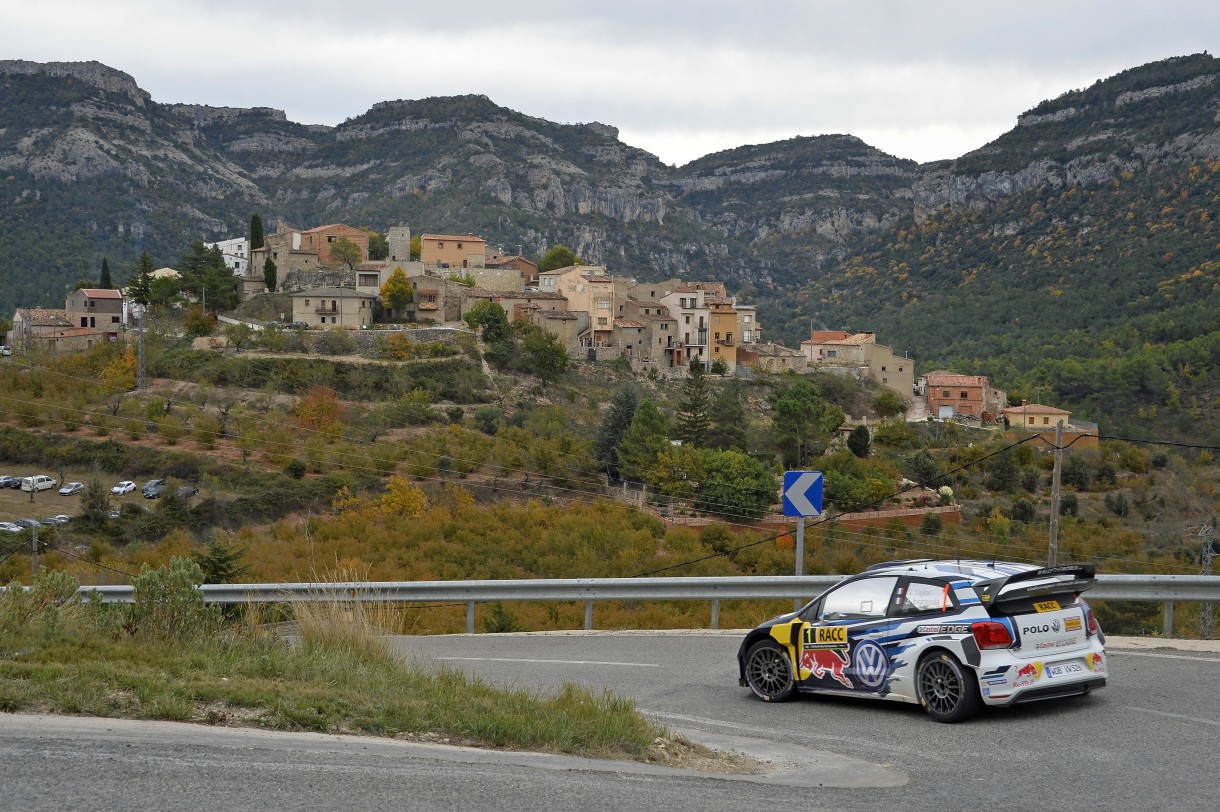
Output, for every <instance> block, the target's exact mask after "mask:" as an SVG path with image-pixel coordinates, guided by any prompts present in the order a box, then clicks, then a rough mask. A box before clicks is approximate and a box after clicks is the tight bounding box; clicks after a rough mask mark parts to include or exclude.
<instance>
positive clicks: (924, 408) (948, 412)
mask: <svg viewBox="0 0 1220 812" xmlns="http://www.w3.org/2000/svg"><path fill="white" fill-rule="evenodd" d="M385 242H386V248H387V250H386V256H385V258H384V259H371V258H370V232H369V231H367V230H364V229H360V228H354V227H352V226H349V225H346V224H342V223H337V224H330V225H324V226H318V227H315V228H311V229H307V230H298V229H293V228H281V229H280V230H278V231H277V232H276V233H274V234H271V235H269V236H268V237H267V238H266V239H265V241H264V244H263V245H261V246H258V247H251V240H250V238H249V237H240V238H233V239H227V240H220V241H215V242H210V243H205V247H206V248H208V249H209V250H211V251H216V252H219V253H220V254H221V256H222V257H223V261H224V264H225V267H227V268H229V269H230V270H231V271H232V273H233V277H234V280H233V282H234V286H235V288H236V290H237V291H238V292H239V294H240V296H241V298H243V299H249V298H251V297H253V296H256V295H259V294H263V293H275V292H280V293H287V294H289V295H290V296H291V301H292V311H291V313H287V312H285V313H283V314H282V318H281V322H282V323H283V324H286V325H291V326H293V327H297V328H300V329H306V330H328V329H329V330H342V331H359V330H371V329H377V330H384V329H396V328H398V329H402V328H403V327H404V325H414V326H420V325H434V324H450V325H455V324H456V325H457V326H459V327H461V326H464V324H463V322H462V319H463V318H464V317H465V316H466V315H467V314H468V313H470V311H471V309H472V308H474V307H476V306H477V305H479V304H480V303H495V304H497V305H499V306H500V307H501V308H503V309H504V311H505V314H506V315H507V317H508V318H509V320H510V321H521V322H525V323H529V324H533V325H535V326H536V327H538V328H539V329H541V330H543V331H545V332H546V333H548V334H550V335H552V336H554V337H555V338H556V339H557V340H558V341H559V343H560V344H561V345H562V346H563V347H564V348H565V349H566V350H567V353H568V355H569V357H570V358H571V359H572V360H583V361H615V360H619V359H623V360H625V361H627V362H628V363H629V364H630V366H631V368H632V370H633V371H634V372H636V373H641V374H655V375H661V376H665V377H682V376H684V375H686V374H687V372H688V370H689V369H690V366H691V365H692V364H697V365H700V366H702V367H703V369H704V370H705V371H709V372H715V373H719V374H724V375H738V376H747V377H748V376H749V375H751V374H753V372H754V371H761V372H769V373H775V372H784V371H790V372H793V373H803V372H807V371H810V370H819V371H826V372H833V373H836V374H841V375H849V376H853V377H855V378H856V379H857V380H861V381H863V380H871V381H873V382H875V383H877V384H880V385H881V386H884V387H886V388H887V389H889V390H890V391H892V392H893V393H894V394H895V395H897V397H898V398H899V399H900V400H901V402H902V403H903V404H904V406H905V407H906V408H907V418H908V420H922V419H924V418H926V417H932V418H935V419H941V420H962V421H967V422H970V421H973V422H976V423H978V424H982V425H993V424H998V423H1001V422H1002V423H1004V424H1006V425H1011V426H1016V427H1021V428H1027V429H1031V430H1047V431H1053V429H1054V427H1055V425H1056V424H1057V423H1059V422H1063V423H1064V425H1065V427H1066V428H1067V429H1068V430H1069V431H1074V432H1077V433H1083V434H1090V433H1092V434H1095V433H1096V430H1097V427H1096V425H1093V424H1079V421H1078V422H1077V424H1072V423H1071V420H1070V412H1068V411H1067V410H1063V409H1059V408H1057V407H1054V406H1046V405H1042V404H1036V403H1022V404H1020V405H1017V406H1010V405H1009V404H1008V403H1007V395H1006V393H1005V392H1004V391H1003V390H1001V389H997V388H995V387H993V386H992V385H991V384H990V383H989V382H988V380H987V378H986V377H985V376H981V375H958V374H954V373H952V372H948V371H945V370H940V371H935V372H930V373H928V374H926V375H923V376H921V377H918V378H917V377H916V375H915V361H914V359H912V358H909V357H905V356H903V355H901V354H900V353H898V352H895V351H894V350H893V349H892V348H891V347H889V346H887V345H885V344H881V343H878V341H877V336H876V335H875V334H874V333H870V332H865V333H849V332H845V331H835V330H812V331H811V332H810V337H809V338H808V339H807V340H805V341H802V342H801V345H800V348H799V349H792V348H789V347H785V346H783V345H782V344H777V343H771V342H766V341H764V340H763V325H762V324H761V323H760V321H759V317H758V313H757V309H756V308H755V306H754V305H752V304H746V303H743V302H741V301H739V300H738V298H737V297H735V296H731V295H729V294H728V292H727V291H726V289H725V286H724V284H723V283H721V282H715V281H687V280H681V279H669V280H666V281H663V282H654V283H644V282H639V281H637V280H635V279H631V278H625V277H619V276H615V275H613V274H611V273H610V272H609V271H608V269H607V268H606V267H605V266H600V265H584V264H574V265H569V266H566V267H561V268H556V269H553V270H547V271H541V272H540V271H539V270H538V264H537V263H536V262H534V261H532V260H530V259H528V258H526V257H523V256H519V255H506V254H504V253H502V252H501V251H499V250H497V249H496V248H494V247H493V246H490V245H488V243H487V241H486V240H485V239H484V238H482V237H479V236H476V235H473V234H459V235H454V234H429V233H425V234H422V235H420V236H419V238H418V240H417V244H418V249H417V251H416V252H415V256H414V258H413V251H412V239H411V230H410V229H409V228H407V227H405V226H401V227H394V228H391V229H389V231H388V233H387V235H386V240H385ZM337 245H345V247H346V248H347V250H348V252H349V253H348V254H347V255H346V256H345V257H344V258H343V259H341V258H340V257H339V255H338V253H337V252H335V250H334V249H335V247H336V246H337ZM353 249H354V250H353ZM344 259H347V260H350V262H345V261H344ZM267 267H271V268H273V269H275V270H274V274H275V287H274V289H270V288H268V287H267V283H268V281H270V279H269V277H268V276H267V274H266V273H265V269H266V268H267ZM395 274H401V275H402V276H404V277H405V278H406V280H407V281H408V282H409V284H410V288H411V295H410V300H409V301H408V302H407V303H406V304H405V305H403V306H402V307H401V308H398V309H394V308H389V307H388V306H387V305H386V296H385V293H386V290H387V287H386V286H387V284H388V283H389V282H390V279H391V277H393V276H395ZM178 275H179V272H178V271H177V270H175V269H174V268H161V269H158V270H156V271H154V272H153V273H152V277H153V278H154V279H156V278H161V279H164V278H167V277H171V278H174V277H177V276H178ZM132 305H133V301H132V299H131V297H130V296H129V295H127V292H126V291H125V290H114V289H105V288H79V289H77V290H75V291H73V292H72V293H70V294H68V296H67V297H66V298H65V302H64V309H63V310H57V309H47V308H18V309H17V311H16V312H15V313H14V316H13V320H12V323H13V328H12V335H13V338H12V339H11V341H10V343H13V344H17V345H19V346H21V347H23V348H33V347H38V348H41V349H44V350H48V351H50V352H52V353H62V352H73V351H81V350H86V349H88V348H90V347H92V346H93V345H94V344H95V343H98V342H103V341H115V340H117V339H119V338H120V337H124V336H125V335H126V334H127V332H128V331H132V330H135V329H136V318H135V310H134V309H133V307H132ZM252 326H254V327H256V328H258V327H260V326H261V325H257V324H255V325H252Z"/></svg>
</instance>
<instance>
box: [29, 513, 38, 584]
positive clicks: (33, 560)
mask: <svg viewBox="0 0 1220 812" xmlns="http://www.w3.org/2000/svg"><path fill="white" fill-rule="evenodd" d="M30 539H31V541H30V569H31V572H30V583H31V584H33V583H34V579H35V578H37V577H38V525H34V526H33V527H31V528H30Z"/></svg>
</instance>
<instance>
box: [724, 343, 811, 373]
mask: <svg viewBox="0 0 1220 812" xmlns="http://www.w3.org/2000/svg"><path fill="white" fill-rule="evenodd" d="M737 363H738V364H739V365H741V366H747V367H752V368H754V369H757V370H758V371H760V372H797V373H800V372H806V371H807V370H808V369H809V359H808V358H806V357H805V356H804V354H803V353H801V352H800V351H799V350H794V349H791V348H789V347H785V346H783V345H782V344H757V343H756V344H751V345H750V346H748V347H747V346H743V347H738V348H737Z"/></svg>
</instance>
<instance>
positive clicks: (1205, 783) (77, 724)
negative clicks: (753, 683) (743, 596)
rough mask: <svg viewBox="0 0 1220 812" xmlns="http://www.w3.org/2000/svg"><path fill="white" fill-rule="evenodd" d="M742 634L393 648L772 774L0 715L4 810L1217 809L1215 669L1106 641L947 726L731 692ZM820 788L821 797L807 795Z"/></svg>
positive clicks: (537, 638) (881, 709) (548, 637)
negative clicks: (1053, 682) (624, 717)
mask: <svg viewBox="0 0 1220 812" xmlns="http://www.w3.org/2000/svg"><path fill="white" fill-rule="evenodd" d="M738 639H739V638H738V636H737V635H730V634H717V633H710V632H684V633H666V634H656V633H621V634H613V633H603V634H592V635H585V634H576V633H573V634H545V635H494V636H493V635H477V636H473V637H465V636H453V637H410V638H397V639H396V640H397V643H398V644H399V645H401V647H402V650H403V652H404V654H406V656H409V657H413V658H416V659H418V660H419V661H420V662H424V663H444V664H447V665H448V666H450V667H454V668H460V669H463V670H466V671H469V672H471V673H475V674H478V675H480V676H482V677H484V678H486V679H489V680H491V681H493V682H496V683H499V684H502V685H509V686H516V687H521V688H527V689H530V690H538V691H549V690H551V689H553V688H554V687H557V686H559V685H561V684H563V683H564V682H568V681H572V682H579V683H582V684H586V685H590V686H594V687H596V686H604V687H606V688H608V689H611V690H614V691H616V692H619V693H623V694H626V695H629V696H632V697H634V698H635V699H636V701H637V703H638V705H639V707H640V708H641V709H642V710H644V711H645V712H648V713H650V714H653V715H654V716H656V717H657V718H658V719H660V720H662V721H664V722H666V723H667V724H669V725H670V726H672V727H674V728H677V729H682V730H684V731H687V732H688V733H689V734H690V735H692V737H694V738H696V739H700V740H704V741H716V742H718V743H720V744H724V745H727V746H731V747H735V748H737V749H741V750H743V751H746V752H756V753H762V754H764V755H766V756H768V757H770V758H772V759H774V761H775V767H776V769H775V772H774V773H773V774H772V775H770V776H767V777H761V778H750V779H728V778H724V777H709V776H699V775H691V774H683V773H677V772H675V771H668V770H664V769H661V768H650V767H647V766H643V765H635V764H623V763H614V762H609V763H607V762H591V761H584V760H579V759H569V758H562V757H555V756H540V755H535V754H523V753H510V754H502V753H488V752H485V751H470V750H462V749H459V748H447V747H434V746H426V745H417V744H407V743H403V742H396V741H386V740H376V739H362V738H355V737H342V736H324V735H318V734H275V733H267V732H261V731H245V730H230V729H223V728H208V727H197V726H190V725H176V724H166V723H142V722H127V721H120V720H97V719H76V718H71V717H40V716H23V715H13V714H0V787H2V788H3V789H2V790H0V809H21V810H63V809H90V810H95V809H96V810H108V809H123V810H173V809H216V810H229V809H232V810H238V809H241V810H245V809H249V808H251V807H257V808H259V809H260V810H277V809H323V810H348V809H353V810H355V809H385V808H390V809H395V810H399V809H403V810H417V809H418V810H425V809H426V810H490V809H505V810H523V811H528V810H567V809H579V810H582V812H585V811H586V810H587V811H588V812H597V811H598V810H607V811H609V810H615V812H618V810H623V809H667V810H669V809H672V810H688V809H689V810H700V811H701V812H702V811H703V810H743V809H753V808H756V807H775V808H780V807H782V808H794V809H800V810H809V811H810V812H816V811H817V810H875V809H886V808H901V809H904V810H911V811H912V812H925V811H926V812H932V810H937V812H941V811H942V810H957V809H974V808H999V809H1009V808H1022V809H1024V808H1038V809H1044V810H1057V809H1065V810H1066V809H1075V808H1081V807H1087V808H1093V809H1105V810H1127V809H1130V810H1149V809H1174V810H1196V809H1197V810H1214V809H1216V808H1217V799H1220V698H1218V697H1217V694H1216V691H1215V684H1216V683H1217V681H1220V653H1218V652H1214V651H1198V652H1190V651H1176V650H1143V651H1133V650H1130V649H1119V648H1115V647H1114V646H1111V649H1110V655H1111V656H1110V658H1109V659H1110V663H1109V664H1110V685H1109V686H1108V687H1107V688H1106V689H1105V690H1103V691H1101V692H1099V693H1097V694H1095V695H1093V696H1091V697H1088V698H1085V699H1071V700H1064V701H1058V702H1049V703H1041V704H1036V705H1031V706H1027V707H1024V708H1018V709H1013V710H1004V711H987V712H985V713H984V714H983V715H982V716H980V717H979V718H977V719H976V720H973V721H971V722H969V723H965V724H959V725H939V724H936V723H934V722H932V721H931V720H929V719H928V718H926V717H925V716H924V714H923V713H922V711H920V710H919V709H918V708H916V707H914V706H905V705H899V704H895V703H880V702H862V701H852V700H839V699H820V698H802V699H800V700H798V701H795V702H792V703H788V704H786V705H767V704H764V703H762V702H758V701H757V700H755V699H753V698H752V696H751V695H750V694H749V692H748V691H747V690H746V689H744V688H740V687H738V686H737V679H736V669H735V664H734V653H735V650H736V646H737V642H738ZM819 785H820V786H819Z"/></svg>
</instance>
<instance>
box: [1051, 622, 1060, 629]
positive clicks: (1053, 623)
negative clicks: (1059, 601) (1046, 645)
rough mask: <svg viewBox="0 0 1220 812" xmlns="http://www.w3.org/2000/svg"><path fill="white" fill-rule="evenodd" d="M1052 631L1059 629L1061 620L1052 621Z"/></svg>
mask: <svg viewBox="0 0 1220 812" xmlns="http://www.w3.org/2000/svg"><path fill="white" fill-rule="evenodd" d="M1051 631H1054V632H1057V631H1059V621H1058V620H1052V621H1051Z"/></svg>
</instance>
